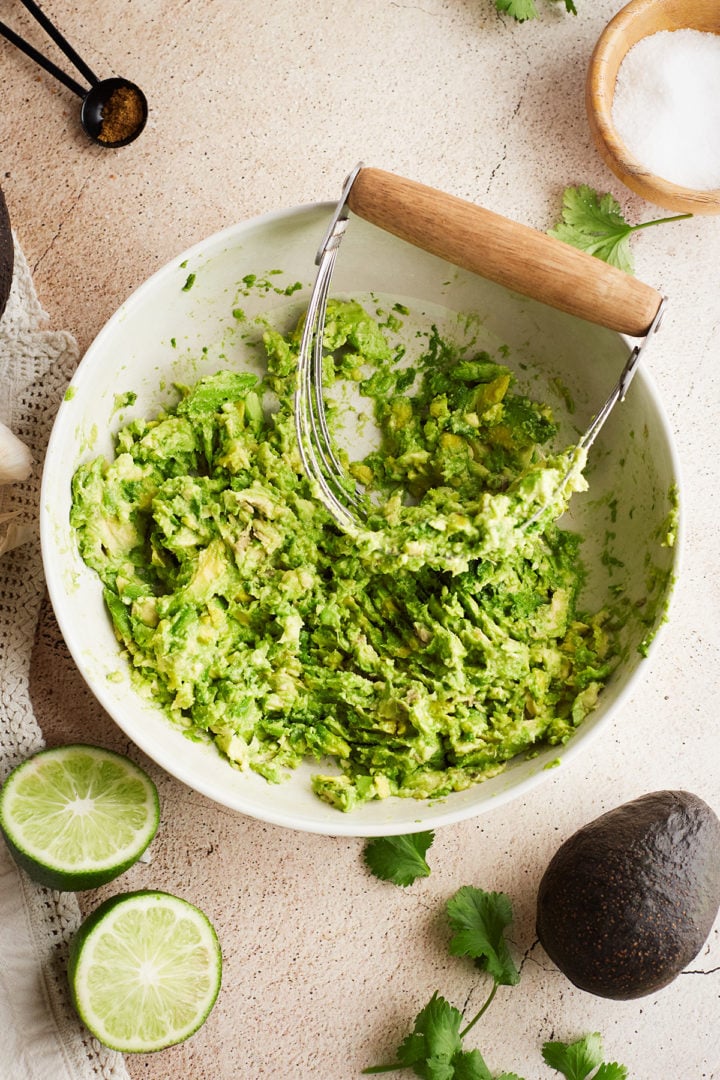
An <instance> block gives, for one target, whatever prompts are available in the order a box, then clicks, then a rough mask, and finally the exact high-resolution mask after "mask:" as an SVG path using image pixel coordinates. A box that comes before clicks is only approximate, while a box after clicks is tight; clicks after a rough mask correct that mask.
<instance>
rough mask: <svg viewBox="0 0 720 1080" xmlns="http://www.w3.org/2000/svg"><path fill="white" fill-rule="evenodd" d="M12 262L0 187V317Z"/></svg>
mask: <svg viewBox="0 0 720 1080" xmlns="http://www.w3.org/2000/svg"><path fill="white" fill-rule="evenodd" d="M14 262H15V248H14V245H13V238H12V231H11V229H10V215H9V214H8V209H7V204H6V202H5V196H4V195H3V193H2V189H0V319H1V318H2V314H3V311H4V310H5V305H6V304H7V301H8V297H9V295H10V286H11V285H12V276H13V264H14Z"/></svg>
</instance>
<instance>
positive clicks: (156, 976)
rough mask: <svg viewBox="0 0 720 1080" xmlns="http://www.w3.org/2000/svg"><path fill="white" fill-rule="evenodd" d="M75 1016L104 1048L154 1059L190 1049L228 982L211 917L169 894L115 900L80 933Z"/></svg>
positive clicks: (74, 957) (74, 950)
mask: <svg viewBox="0 0 720 1080" xmlns="http://www.w3.org/2000/svg"><path fill="white" fill-rule="evenodd" d="M68 977H69V982H70V990H71V995H72V999H73V1003H74V1005H75V1009H76V1010H77V1013H78V1015H79V1017H80V1019H81V1020H82V1021H83V1023H84V1024H85V1026H86V1027H87V1028H88V1030H89V1031H90V1032H91V1033H92V1034H93V1035H95V1036H96V1038H98V1039H99V1040H100V1041H101V1042H102V1043H103V1044H104V1045H106V1046H108V1047H110V1048H111V1049H113V1050H119V1051H120V1052H122V1053H152V1052H154V1051H157V1050H164V1049H166V1048H167V1047H169V1046H173V1045H175V1044H176V1043H179V1042H184V1041H185V1039H188V1038H189V1037H190V1036H191V1035H193V1034H194V1033H195V1032H196V1031H197V1030H198V1029H199V1028H200V1027H201V1026H202V1024H204V1022H205V1020H206V1019H207V1017H208V1015H209V1013H210V1011H211V1009H212V1007H213V1005H214V1004H215V1001H216V1000H217V996H218V993H219V991H220V985H221V981H222V953H221V949H220V943H219V941H218V937H217V934H216V932H215V929H214V927H213V925H212V923H211V922H210V920H209V919H208V917H207V916H206V915H205V914H204V912H202V911H201V910H200V909H199V908H197V907H195V906H194V905H193V904H190V903H189V902H188V901H187V900H183V899H181V898H180V897H177V896H173V895H172V894H170V893H166V892H159V891H150V890H141V891H138V892H132V893H126V894H121V895H120V896H114V897H111V898H110V899H109V900H106V901H105V903H104V904H101V905H100V907H98V908H97V910H96V911H95V912H93V914H92V915H90V916H89V917H88V918H87V919H86V920H85V922H84V923H83V924H82V926H81V927H80V929H79V931H78V933H77V935H76V937H75V939H74V941H73V943H72V945H71V948H70V961H69V966H68Z"/></svg>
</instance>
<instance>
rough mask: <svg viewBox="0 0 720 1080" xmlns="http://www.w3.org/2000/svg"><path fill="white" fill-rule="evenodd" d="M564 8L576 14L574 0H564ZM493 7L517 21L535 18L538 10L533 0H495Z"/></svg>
mask: <svg viewBox="0 0 720 1080" xmlns="http://www.w3.org/2000/svg"><path fill="white" fill-rule="evenodd" d="M564 3H565V10H566V11H568V12H570V14H571V15H577V8H576V7H575V0H564ZM495 7H496V8H497V10H498V11H499V12H501V14H503V15H512V17H513V19H515V20H516V21H517V22H527V20H528V19H537V17H538V10H537V8H536V7H535V3H534V0H495Z"/></svg>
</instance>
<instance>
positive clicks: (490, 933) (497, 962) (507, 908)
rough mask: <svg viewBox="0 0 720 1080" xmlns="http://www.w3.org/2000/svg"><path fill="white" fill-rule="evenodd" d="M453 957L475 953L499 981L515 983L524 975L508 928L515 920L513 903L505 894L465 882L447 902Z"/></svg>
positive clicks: (473, 956)
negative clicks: (515, 959)
mask: <svg viewBox="0 0 720 1080" xmlns="http://www.w3.org/2000/svg"><path fill="white" fill-rule="evenodd" d="M447 914H448V919H449V921H450V926H451V927H452V929H453V930H454V931H455V933H454V935H453V937H452V938H451V940H450V945H449V949H450V953H451V954H452V955H453V956H471V957H472V958H473V959H474V960H475V961H476V962H477V964H478V967H480V968H481V969H482V970H483V971H487V972H488V974H489V975H492V977H493V979H494V980H495V982H496V984H500V985H502V986H515V984H516V983H518V982H519V981H520V975H519V973H518V970H517V968H516V967H515V964H514V962H513V959H512V957H511V956H510V951H509V949H508V946H507V942H506V941H505V937H504V933H503V932H504V930H505V927H506V926H509V925H510V923H511V922H512V906H511V904H510V900H509V899H508V897H507V896H506V895H505V893H496V892H484V891H483V890H482V889H476V888H474V887H473V886H472V885H464V886H463V887H462V888H461V889H458V891H457V892H456V893H455V895H454V896H451V897H450V899H449V900H448V902H447Z"/></svg>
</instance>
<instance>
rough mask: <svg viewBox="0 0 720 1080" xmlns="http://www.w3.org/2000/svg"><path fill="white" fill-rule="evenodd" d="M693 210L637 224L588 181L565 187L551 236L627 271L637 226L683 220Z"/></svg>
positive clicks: (630, 266) (631, 269)
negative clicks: (626, 218)
mask: <svg viewBox="0 0 720 1080" xmlns="http://www.w3.org/2000/svg"><path fill="white" fill-rule="evenodd" d="M689 217H692V214H675V215H673V216H672V217H661V218H654V219H653V220H652V221H643V222H641V223H640V224H639V225H630V224H629V223H628V222H627V221H626V220H625V218H624V217H623V214H622V211H621V209H620V205H619V203H618V202H617V201H616V200H615V199H614V198H613V196H612V195H611V194H610V193H609V192H608V193H607V194H605V195H600V194H599V192H597V191H595V190H594V189H593V188H591V187H590V186H589V185H588V184H579V185H578V186H577V187H567V188H565V191H564V193H563V202H562V219H561V221H559V222H558V224H557V225H555V226H554V228H552V229H549V230H548V232H549V234H550V236H554V237H555V239H556V240H564V241H565V243H566V244H572V246H573V247H576V248H579V249H580V250H581V251H587V252H588V253H589V254H590V255H595V256H597V258H598V259H602V260H603V261H604V262H606V263H610V265H611V266H617V267H618V268H619V269H620V270H624V271H625V272H626V273H628V274H632V273H634V272H635V264H634V259H633V253H632V250H631V248H630V238H631V237H632V235H633V234H634V233H636V232H638V231H639V230H640V229H648V228H650V226H651V225H664V224H665V223H666V222H669V221H682V220H683V219H684V218H689Z"/></svg>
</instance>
